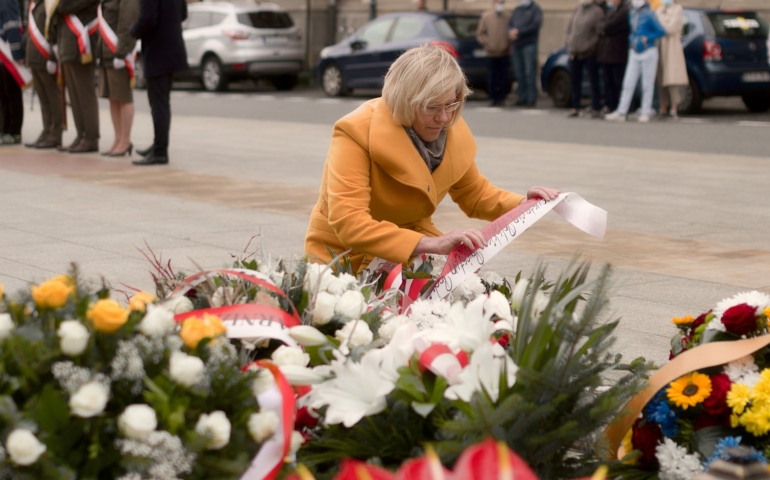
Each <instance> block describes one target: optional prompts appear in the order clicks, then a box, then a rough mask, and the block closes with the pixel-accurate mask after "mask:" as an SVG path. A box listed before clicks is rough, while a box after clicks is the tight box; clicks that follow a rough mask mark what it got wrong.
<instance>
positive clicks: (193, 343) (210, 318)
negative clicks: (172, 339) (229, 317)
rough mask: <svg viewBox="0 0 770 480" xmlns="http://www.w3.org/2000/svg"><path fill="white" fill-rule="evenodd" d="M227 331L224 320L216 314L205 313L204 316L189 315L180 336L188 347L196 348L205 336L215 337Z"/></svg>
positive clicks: (183, 323)
mask: <svg viewBox="0 0 770 480" xmlns="http://www.w3.org/2000/svg"><path fill="white" fill-rule="evenodd" d="M226 331H227V328H225V326H224V324H223V323H222V320H220V318H219V317H217V316H214V315H209V314H207V313H204V314H203V318H198V317H189V318H187V319H185V321H184V322H182V328H181V329H180V330H179V336H180V337H182V341H183V342H184V344H185V345H186V346H187V348H189V349H191V350H194V349H195V348H196V347H198V344H199V343H200V341H201V340H203V339H204V338H214V337H216V336H218V335H222V334H223V333H225V332H226Z"/></svg>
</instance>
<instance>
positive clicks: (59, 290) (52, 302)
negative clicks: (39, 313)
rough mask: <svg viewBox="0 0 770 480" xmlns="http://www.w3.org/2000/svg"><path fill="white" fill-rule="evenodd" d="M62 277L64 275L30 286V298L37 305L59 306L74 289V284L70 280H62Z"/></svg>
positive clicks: (63, 303)
mask: <svg viewBox="0 0 770 480" xmlns="http://www.w3.org/2000/svg"><path fill="white" fill-rule="evenodd" d="M62 277H64V275H60V276H58V277H55V278H52V279H50V280H48V281H46V282H43V283H41V284H40V285H37V286H32V299H33V300H34V301H35V304H36V305H37V306H38V307H42V308H60V307H63V306H64V305H65V304H66V303H67V298H69V296H70V295H72V292H74V291H75V285H73V284H72V282H71V281H70V282H66V281H64V280H63V279H62Z"/></svg>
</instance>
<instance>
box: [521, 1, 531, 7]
mask: <svg viewBox="0 0 770 480" xmlns="http://www.w3.org/2000/svg"><path fill="white" fill-rule="evenodd" d="M530 3H532V0H521V2H519V5H521V6H522V7H526V6H527V5H529V4H530Z"/></svg>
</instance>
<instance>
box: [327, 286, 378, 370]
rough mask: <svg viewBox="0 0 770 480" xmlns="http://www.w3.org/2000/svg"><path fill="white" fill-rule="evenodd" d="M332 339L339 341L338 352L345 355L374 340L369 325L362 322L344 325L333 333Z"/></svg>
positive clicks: (355, 321) (354, 321) (357, 321)
mask: <svg viewBox="0 0 770 480" xmlns="http://www.w3.org/2000/svg"><path fill="white" fill-rule="evenodd" d="M351 291H352V290H351ZM334 337H335V338H337V340H339V341H340V351H341V352H342V353H344V354H345V355H347V354H348V353H349V352H350V350H351V349H353V348H356V347H360V346H361V345H369V344H370V343H372V340H373V339H374V335H373V334H372V331H371V330H369V325H368V324H367V323H366V322H364V321H363V320H353V321H352V322H348V323H346V324H345V326H344V327H342V328H340V329H339V330H337V331H336V332H334Z"/></svg>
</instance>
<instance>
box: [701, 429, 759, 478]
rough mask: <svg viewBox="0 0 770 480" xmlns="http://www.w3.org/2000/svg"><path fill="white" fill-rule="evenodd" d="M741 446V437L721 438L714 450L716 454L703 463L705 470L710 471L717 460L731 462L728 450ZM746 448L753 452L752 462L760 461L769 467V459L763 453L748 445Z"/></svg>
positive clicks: (751, 455) (750, 457)
mask: <svg viewBox="0 0 770 480" xmlns="http://www.w3.org/2000/svg"><path fill="white" fill-rule="evenodd" d="M740 444H741V437H732V436H727V437H724V438H720V439H719V441H717V445H716V448H715V449H714V453H712V454H711V456H710V457H709V458H707V459H706V460H705V461H704V462H703V468H705V469H706V470H708V469H709V467H710V466H711V464H712V463H714V462H715V461H717V460H729V459H730V455H728V453H727V449H728V448H730V447H737V446H738V445H740ZM744 447H746V448H748V449H749V450H750V451H751V454H750V456H749V459H750V460H758V461H760V462H762V463H764V464H765V465H767V458H765V455H764V454H763V453H762V452H760V451H757V450H756V449H755V448H754V447H749V446H747V445H744Z"/></svg>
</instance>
